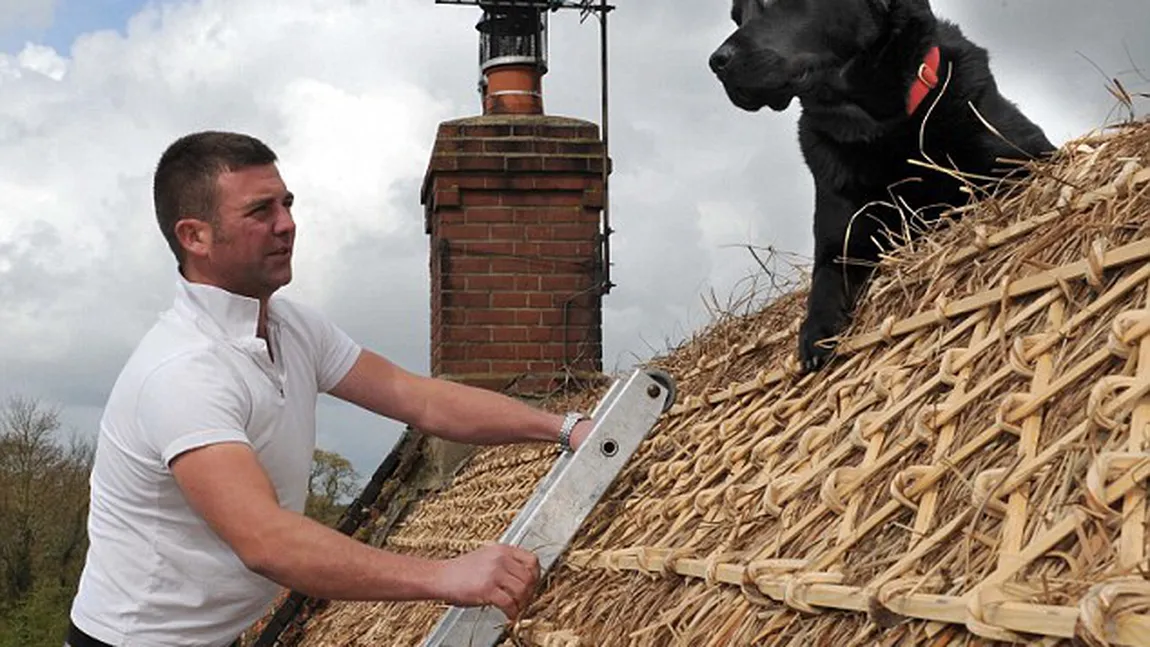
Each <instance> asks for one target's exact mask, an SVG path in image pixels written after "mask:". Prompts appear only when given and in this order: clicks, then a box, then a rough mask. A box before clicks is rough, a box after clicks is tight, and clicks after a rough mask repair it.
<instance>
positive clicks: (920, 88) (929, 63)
mask: <svg viewBox="0 0 1150 647" xmlns="http://www.w3.org/2000/svg"><path fill="white" fill-rule="evenodd" d="M941 64H942V53H941V52H939V50H938V47H937V46H935V47H931V48H930V51H929V52H927V53H926V58H924V59H923V61H922V64H921V65H919V66H918V78H917V79H915V80H914V83H913V84H911V86H910V97H909V98H908V99H907V102H906V114H907V115H913V114H914V113H915V111H916V110H918V107H919V106H920V105H922V101H923V99H925V98H926V95H928V94H930V91H931V90H933V89H935V88H937V87H938V68H939V66H940V65H941Z"/></svg>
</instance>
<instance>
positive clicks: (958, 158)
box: [710, 0, 1054, 371]
mask: <svg viewBox="0 0 1150 647" xmlns="http://www.w3.org/2000/svg"><path fill="white" fill-rule="evenodd" d="M731 18H732V19H733V20H734V21H735V24H737V25H738V26H739V27H738V30H737V31H736V32H735V33H734V34H733V35H732V36H731V37H730V38H728V39H727V41H726V42H725V43H723V45H722V46H721V47H719V49H718V50H717V51H716V52H715V53H714V54H713V55H712V56H711V61H710V63H711V69H712V70H714V72H715V74H717V75H718V77H719V79H720V80H721V81H722V82H723V86H724V87H725V89H726V91H727V95H728V97H729V98H730V100H731V102H732V103H734V104H735V105H736V106H738V107H740V108H742V109H744V110H750V111H756V110H759V109H760V108H762V107H763V106H770V107H771V108H772V109H773V110H776V111H781V110H784V109H786V108H787V106H788V105H790V103H791V100H792V99H793V98H795V97H798V98H799V101H800V102H801V104H802V115H801V117H800V118H799V143H800V146H801V148H802V152H803V157H804V158H805V160H806V163H807V166H808V167H809V168H810V170H811V173H812V174H813V175H814V183H815V222H814V236H815V254H814V271H813V275H812V278H811V293H810V298H809V300H808V302H807V318H806V321H805V322H804V323H803V326H802V331H801V333H800V338H799V359H800V361H801V363H802V365H803V368H804V370H806V371H813V370H816V369H818V368H819V367H820V366H822V364H823V363H824V362H825V361H826V358H827V355H828V354H829V353H830V348H829V345H828V343H827V342H825V341H824V340H827V339H828V338H830V337H834V336H835V335H837V334H838V333H840V332H841V331H842V330H843V328H845V327H846V325H847V324H848V323H849V321H850V317H851V311H852V310H853V309H854V305H855V301H856V299H857V298H858V296H859V292H860V291H861V289H862V287H863V286H864V285H865V283H866V282H867V280H868V279H869V278H870V275H871V272H872V270H873V266H874V263H875V261H877V259H878V256H879V245H878V244H876V242H875V240H876V238H880V237H882V236H886V237H887V238H888V239H890V238H891V237H890V236H889V235H888V232H896V233H899V234H901V233H902V232H905V231H908V230H915V229H919V228H921V225H922V224H923V223H925V222H930V221H932V220H936V219H937V218H938V217H939V216H940V215H941V214H942V213H943V212H945V211H946V210H948V209H949V208H951V207H955V206H960V205H962V204H964V203H965V202H967V200H968V199H969V196H968V195H967V194H966V193H964V192H963V191H962V190H961V188H962V185H963V183H962V181H960V180H958V179H956V178H954V177H952V176H951V175H948V174H946V173H943V172H940V171H936V170H930V169H924V168H922V167H921V166H914V165H911V164H909V163H908V160H909V159H912V158H913V159H919V160H924V159H925V160H931V161H933V162H934V163H936V164H937V165H939V166H944V167H947V168H954V169H957V170H959V171H962V172H963V173H967V174H972V176H971V178H970V182H971V183H972V184H975V185H980V184H985V183H986V182H987V181H988V180H980V178H990V177H995V176H1001V175H1002V174H1004V173H1006V172H1007V171H1008V170H1009V169H1010V166H1009V164H1006V163H1003V162H1002V161H1000V160H1001V159H1003V158H1006V159H1021V158H1025V157H1036V156H1039V155H1041V154H1043V153H1047V152H1050V151H1052V150H1053V149H1054V147H1053V146H1052V145H1051V143H1050V142H1049V141H1048V140H1047V138H1046V136H1045V135H1044V134H1043V132H1042V130H1041V129H1040V128H1039V127H1038V126H1036V125H1034V124H1033V123H1032V122H1031V121H1030V120H1029V119H1027V118H1026V117H1025V116H1024V115H1023V114H1022V113H1021V112H1020V111H1019V110H1018V108H1016V107H1015V106H1014V104H1012V103H1010V102H1009V101H1007V100H1006V99H1005V98H1004V97H1003V96H1002V95H1001V94H999V92H998V88H997V86H996V85H995V82H994V77H993V76H992V75H991V72H990V65H989V58H988V56H987V53H986V50H984V49H982V48H980V47H978V46H976V45H975V44H973V43H971V42H970V41H969V40H967V39H966V37H964V36H963V35H962V32H961V31H960V30H959V28H958V27H957V26H955V25H953V24H951V23H949V22H945V21H942V20H938V19H937V18H936V17H935V16H934V13H933V12H932V11H931V7H930V3H929V0H734V6H733V8H732V11H731ZM928 113H929V118H928V116H927V115H928ZM983 119H985V121H986V122H988V123H989V124H991V125H993V126H994V128H995V129H996V130H997V131H998V133H1000V135H1001V136H1000V135H997V134H995V133H994V132H993V131H992V130H991V129H989V128H987V126H986V125H985V124H984V123H983V121H982V120H983ZM924 122H925V127H924ZM920 136H921V142H920ZM848 236H849V237H848ZM820 342H822V343H820Z"/></svg>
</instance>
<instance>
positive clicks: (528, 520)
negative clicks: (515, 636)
mask: <svg viewBox="0 0 1150 647" xmlns="http://www.w3.org/2000/svg"><path fill="white" fill-rule="evenodd" d="M674 400H675V382H674V380H673V379H672V378H671V377H670V376H669V375H667V374H666V373H664V372H662V371H658V370H653V369H639V370H636V371H635V372H634V373H632V375H631V377H629V378H627V379H626V380H622V379H620V380H616V381H615V383H614V384H612V385H611V388H610V389H609V390H608V391H607V395H605V396H603V399H602V400H601V401H600V402H599V404H598V405H597V406H596V407H595V411H594V412H593V413H592V414H591V421H592V425H593V426H592V429H591V433H590V434H588V435H587V438H586V439H584V441H583V443H582V444H581V445H580V446H579V449H578V450H576V451H575V452H574V453H565V454H563V455H562V456H560V457H559V458H558V459H557V460H556V461H555V465H554V466H552V468H551V471H550V472H549V473H548V474H547V476H546V478H544V479H543V480H542V481H541V482H540V483H539V486H538V487H536V488H535V493H534V494H533V495H532V496H531V499H530V500H528V502H527V504H526V505H524V506H523V509H522V510H520V512H519V514H518V515H517V516H516V517H515V521H514V522H512V524H511V526H510V527H509V528H508V529H507V531H506V532H505V533H503V537H501V538H500V540H499V543H501V544H506V545H510V546H518V547H519V548H522V549H524V550H528V551H531V552H533V553H535V555H536V556H537V557H538V558H539V570H540V579H541V580H542V579H543V576H545V575H546V574H547V572H548V571H549V570H550V569H551V567H552V566H553V565H554V564H555V562H556V561H557V560H558V559H559V556H560V555H562V554H563V552H564V551H565V550H567V546H568V545H570V543H571V540H572V539H573V538H574V537H575V533H576V532H578V530H579V527H580V526H581V525H583V522H584V521H585V520H586V519H587V516H588V515H589V514H591V510H592V509H593V508H594V507H595V505H596V504H597V503H598V502H599V499H600V498H602V497H603V495H604V494H605V493H606V492H607V488H609V487H610V486H611V483H612V482H614V480H615V477H616V476H618V475H619V472H620V471H622V469H623V466H624V465H626V464H627V461H628V460H630V458H631V455H632V454H634V453H635V450H636V449H638V448H639V444H640V443H642V442H643V440H644V439H645V438H646V437H647V434H648V433H650V431H651V428H652V427H653V426H654V425H655V421H656V420H658V418H659V415H660V414H662V413H663V412H664V411H666V410H668V409H670V407H671V405H672V404H673V403H674ZM507 621H508V620H507V617H506V616H504V615H503V612H501V611H500V610H499V609H497V608H495V607H492V606H486V607H452V608H451V609H449V610H448V611H447V612H446V613H444V615H443V617H442V618H441V619H440V621H439V623H438V624H437V625H436V627H435V629H434V630H433V631H432V632H431V634H430V635H429V636H428V638H427V640H425V641H424V643H423V647H494V646H495V645H496V644H497V643H498V642H499V639H500V638H501V637H502V636H503V632H504V630H505V629H506V627H507Z"/></svg>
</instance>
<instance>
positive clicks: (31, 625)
mask: <svg viewBox="0 0 1150 647" xmlns="http://www.w3.org/2000/svg"><path fill="white" fill-rule="evenodd" d="M59 432H60V419H59V414H58V412H57V411H55V410H53V409H46V408H44V407H42V406H40V404H39V403H38V402H36V401H35V400H30V399H26V398H19V397H17V398H12V399H10V400H8V401H7V402H6V403H5V404H4V405H3V406H2V407H0V519H3V522H2V523H0V647H8V645H13V646H15V645H21V646H22V647H23V646H33V645H53V646H56V647H58V646H59V645H60V643H61V642H62V641H63V638H64V632H65V630H66V628H67V623H68V609H69V607H70V606H71V602H72V596H73V595H74V594H75V586H76V582H77V581H78V579H79V577H80V570H81V568H82V567H83V560H84V554H85V551H86V550H87V547H88V544H87V532H86V523H87V517H88V474H89V473H90V471H91V467H92V457H93V453H94V450H93V447H92V446H91V444H89V443H86V442H81V441H77V440H75V439H72V440H71V441H69V442H64V441H63V439H62V438H61V437H60V433H59Z"/></svg>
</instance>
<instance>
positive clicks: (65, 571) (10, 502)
mask: <svg viewBox="0 0 1150 647" xmlns="http://www.w3.org/2000/svg"><path fill="white" fill-rule="evenodd" d="M94 454H95V448H94V447H93V446H92V444H90V443H87V442H82V441H78V440H76V439H74V438H73V439H70V440H69V439H66V438H63V437H62V436H61V433H60V418H59V412H58V411H56V410H54V409H49V408H45V407H43V406H41V405H40V403H39V402H37V401H36V400H32V399H27V398H20V397H16V398H12V399H9V400H8V401H7V402H5V403H3V404H0V647H39V646H41V645H43V646H45V647H59V646H60V644H62V643H63V640H64V636H65V633H66V631H67V628H68V612H69V610H70V608H71V605H72V598H73V597H74V596H75V594H76V585H77V583H78V582H79V579H80V571H81V570H82V569H83V564H84V556H85V554H86V552H87V549H88V537H87V521H88V477H89V474H90V473H91V470H92V460H93V457H94ZM356 487H357V475H356V473H355V469H354V468H353V467H352V465H351V462H350V461H348V460H347V459H346V458H344V457H343V456H340V455H339V454H336V453H333V452H326V451H324V450H322V449H317V450H316V452H315V455H314V461H313V464H312V470H311V474H310V476H309V478H308V497H307V509H306V513H307V514H308V516H310V517H312V518H313V519H316V520H318V521H320V522H322V523H324V524H327V525H335V523H336V522H338V521H339V518H340V516H341V515H342V514H343V511H344V509H345V507H346V501H347V499H349V498H350V497H352V496H354V495H355V489H356Z"/></svg>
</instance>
